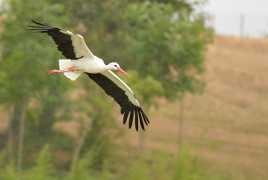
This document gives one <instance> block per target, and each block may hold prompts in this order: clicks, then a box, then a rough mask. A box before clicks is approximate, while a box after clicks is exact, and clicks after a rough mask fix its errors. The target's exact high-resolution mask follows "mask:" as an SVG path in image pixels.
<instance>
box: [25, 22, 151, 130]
mask: <svg viewBox="0 0 268 180" xmlns="http://www.w3.org/2000/svg"><path fill="white" fill-rule="evenodd" d="M32 22H33V23H34V24H33V25H30V26H29V29H30V30H33V31H37V32H40V33H46V34H48V35H49V36H51V37H52V39H53V40H54V42H55V43H56V44H57V47H58V50H59V51H61V53H62V54H63V55H64V56H65V57H66V58H67V59H60V60H59V70H49V71H48V73H49V74H64V75H65V76H66V77H67V78H69V79H71V80H76V79H77V78H78V77H79V76H80V75H81V74H82V73H85V74H86V75H87V76H88V77H89V78H90V79H92V80H93V81H95V82H96V83H97V84H98V85H99V86H100V87H101V88H102V89H103V90H104V91H105V92H106V93H107V94H108V95H110V96H111V97H112V98H113V99H114V100H115V101H116V102H117V103H118V104H119V105H120V107H121V114H123V123H124V124H125V123H126V122H127V120H129V128H131V127H132V124H133V120H134V121H135V128H136V130H137V131H138V129H139V124H140V127H141V128H142V129H143V130H145V125H149V123H150V122H149V119H148V117H147V116H146V115H145V113H144V112H143V110H142V108H141V106H140V104H139V102H138V100H137V99H136V98H135V96H134V93H133V91H132V90H131V89H130V88H129V87H128V85H127V84H126V83H125V82H124V81H122V80H121V79H120V78H119V77H118V76H117V75H116V74H115V73H113V72H112V71H118V72H121V73H123V74H126V72H125V71H124V70H123V69H122V68H120V66H119V64H118V63H115V62H112V63H109V64H108V65H106V64H105V63H104V61H103V60H102V59H101V58H99V57H97V56H95V55H94V54H93V53H92V52H91V51H90V49H89V48H88V47H87V45H86V43H85V40H84V38H83V36H81V35H79V34H74V33H72V32H70V31H65V30H63V29H60V28H57V27H53V26H49V25H47V24H43V23H40V22H37V21H34V20H32Z"/></svg>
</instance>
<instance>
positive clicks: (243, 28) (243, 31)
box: [240, 14, 245, 38]
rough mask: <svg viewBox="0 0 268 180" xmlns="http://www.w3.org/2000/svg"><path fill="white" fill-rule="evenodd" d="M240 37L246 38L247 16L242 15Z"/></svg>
mask: <svg viewBox="0 0 268 180" xmlns="http://www.w3.org/2000/svg"><path fill="white" fill-rule="evenodd" d="M240 37H241V38H243V37H245V15H244V14H240Z"/></svg>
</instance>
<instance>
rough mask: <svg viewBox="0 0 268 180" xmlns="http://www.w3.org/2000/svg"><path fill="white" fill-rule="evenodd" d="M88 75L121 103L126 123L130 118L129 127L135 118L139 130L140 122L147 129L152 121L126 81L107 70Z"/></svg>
mask: <svg viewBox="0 0 268 180" xmlns="http://www.w3.org/2000/svg"><path fill="white" fill-rule="evenodd" d="M87 75H88V76H89V77H90V78H91V79H92V80H93V81H95V82H96V83H97V84H98V85H99V86H100V87H101V88H102V89H103V90H104V91H105V92H106V94H108V95H109V96H111V97H112V98H113V99H114V100H115V101H116V102H117V103H118V104H119V105H120V107H121V113H122V114H123V123H124V124H125V123H126V122H127V120H128V122H129V128H131V127H132V124H133V120H134V122H135V128H136V130H137V131H138V129H139V124H140V127H141V128H142V129H143V130H145V125H148V124H149V123H150V122H149V119H148V117H147V116H146V114H145V113H144V111H143V110H142V108H141V107H140V104H139V102H138V100H137V99H136V98H135V96H134V93H133V92H132V90H131V89H130V88H129V87H128V86H127V84H126V83H124V82H123V81H122V80H121V79H120V78H119V77H118V76H117V75H116V74H114V73H113V72H112V71H105V72H103V73H98V74H90V73H87Z"/></svg>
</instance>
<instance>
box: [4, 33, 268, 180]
mask: <svg viewBox="0 0 268 180" xmlns="http://www.w3.org/2000/svg"><path fill="white" fill-rule="evenodd" d="M206 56H207V65H206V67H207V71H206V73H205V74H204V78H205V79H206V82H207V87H206V90H205V93H204V94H203V95H201V96H190V95H187V96H186V98H185V99H184V109H185V113H184V126H183V144H184V145H186V146H187V147H189V149H190V150H191V151H192V153H194V154H195V155H196V156H197V157H198V158H199V159H200V161H202V162H204V164H206V166H207V168H208V169H211V170H215V171H218V172H219V173H222V174H226V175H227V176H231V177H233V179H236V180H237V179H250V180H251V179H268V155H267V152H268V121H267V117H268V111H267V109H266V108H267V107H268V94H267V92H268V81H267V80H266V77H268V71H267V69H268V40H263V39H238V38H231V37H217V38H216V39H215V41H214V43H213V44H211V45H210V47H209V48H208V51H207V54H206ZM179 110H180V103H178V102H174V103H168V102H166V101H165V100H159V108H158V109H155V110H152V112H151V116H152V117H151V119H152V122H151V127H150V128H149V129H148V131H147V132H146V134H145V136H146V138H145V148H146V149H149V150H150V149H159V150H163V151H167V152H171V153H175V152H176V149H177V144H176V142H177V137H178V118H179V113H177V112H179ZM6 118H7V117H6V113H0V120H1V123H0V133H3V132H4V130H5V129H6V126H7V123H6V122H5V119H6ZM120 118H121V117H120ZM72 123H73V122H72ZM120 123H121V122H120ZM74 126H76V124H70V123H69V125H66V124H65V125H64V124H58V125H57V126H56V127H58V128H62V129H66V130H67V129H72V130H74V128H73V127H74ZM122 128H124V129H125V127H123V126H122ZM125 132H126V133H127V138H126V139H130V140H131V143H132V144H133V145H134V146H136V145H137V146H138V135H137V133H136V132H134V131H128V130H125Z"/></svg>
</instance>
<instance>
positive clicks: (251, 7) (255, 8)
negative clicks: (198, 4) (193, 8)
mask: <svg viewBox="0 0 268 180" xmlns="http://www.w3.org/2000/svg"><path fill="white" fill-rule="evenodd" d="M205 9H206V11H208V12H209V13H210V14H212V15H214V16H215V19H214V27H215V29H216V31H217V32H218V33H220V34H228V35H239V34H240V19H241V18H240V16H241V14H242V15H243V16H244V17H245V26H244V27H245V28H244V32H245V34H246V35H247V36H255V37H256V36H257V37H258V36H262V35H264V34H268V0H208V3H207V5H206V6H205Z"/></svg>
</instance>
